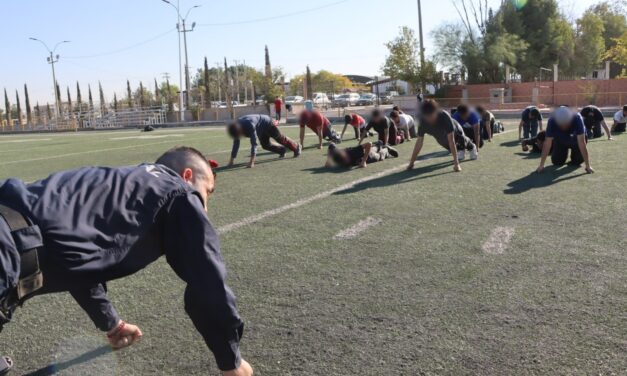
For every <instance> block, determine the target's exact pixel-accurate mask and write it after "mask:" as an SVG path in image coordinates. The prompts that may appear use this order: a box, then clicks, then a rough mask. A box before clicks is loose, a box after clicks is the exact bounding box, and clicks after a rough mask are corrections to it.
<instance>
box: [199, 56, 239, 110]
mask: <svg viewBox="0 0 627 376" xmlns="http://www.w3.org/2000/svg"><path fill="white" fill-rule="evenodd" d="M244 69H246V67H244ZM204 74H205V76H204V78H203V81H204V84H205V108H211V89H210V86H209V63H208V62H207V57H206V56H205V71H204Z"/></svg>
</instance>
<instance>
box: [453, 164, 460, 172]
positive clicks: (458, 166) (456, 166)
mask: <svg viewBox="0 0 627 376" xmlns="http://www.w3.org/2000/svg"><path fill="white" fill-rule="evenodd" d="M453 171H455V172H462V166H460V165H458V164H456V165H455V166H454V167H453Z"/></svg>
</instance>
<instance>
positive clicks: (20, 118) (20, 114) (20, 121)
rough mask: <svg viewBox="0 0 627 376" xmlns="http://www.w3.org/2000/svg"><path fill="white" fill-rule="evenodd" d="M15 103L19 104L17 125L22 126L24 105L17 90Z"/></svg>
mask: <svg viewBox="0 0 627 376" xmlns="http://www.w3.org/2000/svg"><path fill="white" fill-rule="evenodd" d="M15 102H16V104H17V125H19V126H20V127H21V126H22V104H21V103H20V93H18V91H17V90H15Z"/></svg>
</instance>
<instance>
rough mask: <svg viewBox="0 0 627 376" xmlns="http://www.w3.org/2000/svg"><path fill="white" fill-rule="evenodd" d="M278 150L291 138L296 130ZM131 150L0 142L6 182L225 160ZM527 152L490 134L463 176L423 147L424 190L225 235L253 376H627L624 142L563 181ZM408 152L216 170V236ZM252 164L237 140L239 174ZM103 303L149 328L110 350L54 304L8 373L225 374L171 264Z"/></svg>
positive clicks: (81, 143)
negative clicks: (346, 166) (373, 159)
mask: <svg viewBox="0 0 627 376" xmlns="http://www.w3.org/2000/svg"><path fill="white" fill-rule="evenodd" d="M508 126H509V127H510V128H512V124H508ZM286 132H287V134H288V135H290V136H292V137H295V136H296V134H297V129H294V128H289V129H287V130H286ZM139 135H140V134H139V133H137V132H134V131H133V132H107V133H89V134H60V135H48V134H45V135H28V136H22V135H17V136H10V137H0V160H1V161H2V163H1V165H0V179H3V178H6V177H9V176H17V177H20V178H23V179H25V180H26V181H32V180H35V179H38V178H41V177H44V176H46V175H47V174H48V173H50V172H52V171H56V170H61V169H66V168H73V167H77V166H83V165H129V164H136V163H140V162H143V161H152V160H154V159H155V158H156V157H157V156H158V155H159V154H160V153H161V152H162V151H164V150H165V149H167V148H168V147H169V146H173V145H176V144H187V145H191V146H195V147H198V148H200V149H201V150H203V151H204V152H205V153H207V154H208V155H209V156H211V157H213V158H215V159H217V160H218V161H219V162H221V163H224V162H226V160H227V159H228V152H227V150H228V149H229V148H230V143H229V141H228V140H227V139H226V137H224V134H223V132H222V131H215V130H208V129H173V130H160V131H157V132H155V133H153V134H151V135H150V138H148V139H121V138H127V137H136V136H139ZM163 136H169V137H166V138H156V137H163ZM515 137H516V136H515V133H508V134H505V135H502V136H498V137H497V138H496V140H495V142H494V143H492V144H489V145H487V146H486V148H485V149H484V150H483V151H482V153H481V159H480V160H479V161H477V162H465V163H463V165H462V166H463V169H464V171H463V173H461V174H455V173H453V172H452V165H451V163H450V157H448V156H442V154H441V153H440V154H431V153H435V152H439V151H440V149H439V148H438V146H437V145H436V144H435V142H434V141H433V140H428V141H427V142H426V150H425V154H431V155H432V157H433V158H431V159H427V160H423V161H420V162H418V163H417V164H416V170H414V171H412V172H405V171H401V170H399V172H396V173H392V174H388V175H384V176H381V177H378V178H376V179H373V180H371V181H368V182H365V183H361V184H357V185H356V186H354V187H352V188H350V189H347V190H345V191H342V192H338V193H336V194H333V195H331V196H330V197H326V198H322V199H319V200H316V201H313V202H311V203H308V204H307V205H304V206H301V207H299V208H296V209H293V210H288V211H285V212H283V213H281V214H279V215H276V216H272V217H269V218H265V219H263V220H262V221H259V222H257V223H254V224H252V225H248V226H245V227H243V228H240V229H237V230H234V231H231V232H228V233H226V234H224V235H223V236H222V246H223V253H224V258H225V260H226V262H227V265H228V268H229V271H230V276H229V283H230V285H231V286H232V288H233V290H234V291H235V293H236V294H237V295H238V298H239V307H240V311H241V314H242V316H243V318H244V320H245V321H246V331H245V338H244V341H243V343H242V352H243V355H244V357H245V358H246V359H247V360H249V361H250V362H251V364H252V365H253V367H255V369H256V371H257V374H259V375H384V374H390V375H418V374H434V375H435V374H438V375H439V374H455V375H458V374H469V375H474V374H483V375H501V374H511V375H521V374H564V375H573V374H582V375H587V374H604V375H605V374H608V375H609V374H617V375H618V374H625V372H627V360H626V359H627V358H626V357H625V353H626V351H627V313H626V312H627V256H626V255H625V249H626V248H627V237H626V233H627V232H626V231H625V223H626V222H627V214H625V213H627V200H626V199H625V183H626V182H627V170H626V169H625V167H624V165H623V161H624V160H625V159H626V157H627V152H626V151H625V150H626V149H627V136H619V137H617V140H616V141H614V142H607V141H605V140H599V141H596V140H595V141H593V142H591V144H590V151H591V156H592V162H593V166H594V167H595V169H596V170H597V173H596V174H594V175H591V176H589V175H584V174H582V172H583V171H582V170H581V169H578V170H574V169H568V168H566V169H561V170H559V171H555V170H554V169H553V168H548V169H547V172H546V173H545V174H543V175H539V176H538V175H535V174H531V172H532V171H533V170H534V169H535V168H536V167H537V163H538V160H537V159H534V158H529V157H527V156H523V155H519V153H520V149H519V147H517V146H516V145H517V143H516V142H515V141H516V140H515ZM33 140H40V141H33ZM16 141H19V142H16ZM25 141H30V142H25ZM314 143H315V138H312V137H307V144H308V145H307V146H312V145H313V144H314ZM353 143H354V141H350V142H348V144H353ZM399 149H400V151H401V153H402V158H401V159H400V160H388V161H385V162H383V163H378V164H373V165H371V166H369V167H368V168H367V169H363V170H352V171H349V172H343V173H337V172H329V171H326V170H324V169H321V168H320V167H321V165H322V164H323V163H324V157H323V152H322V151H319V150H316V149H314V148H307V149H306V150H305V154H304V156H303V158H301V159H298V160H292V159H287V160H284V161H278V160H276V159H275V158H274V157H273V156H270V155H267V154H263V155H261V156H260V157H259V164H258V166H257V168H255V169H253V170H248V169H245V168H243V165H241V166H239V167H236V168H233V169H221V170H220V172H219V175H218V190H217V192H216V195H215V196H214V198H213V200H212V202H211V204H210V208H209V215H210V218H211V219H212V221H213V222H214V224H215V225H216V226H217V227H222V226H225V225H228V224H231V223H234V222H237V221H240V220H242V219H244V218H247V217H249V216H251V215H255V214H259V213H262V212H264V211H266V210H271V209H274V208H277V207H280V206H283V205H286V204H290V203H293V202H296V201H298V200H300V199H303V198H307V197H311V196H313V195H315V194H318V193H321V192H325V191H328V190H331V189H334V188H337V187H340V186H342V185H344V184H347V183H350V182H352V181H355V180H358V179H361V178H364V177H368V176H371V175H374V174H377V173H379V172H381V171H386V170H388V169H391V168H394V167H397V166H401V165H403V164H405V163H406V162H407V158H408V155H409V153H410V150H411V146H409V145H403V146H401V147H400V148H399ZM247 152H248V145H247V144H246V142H244V143H243V146H242V153H241V155H242V156H243V157H244V158H240V162H242V163H244V162H245V161H246V159H247V158H246V157H245V156H246V154H247ZM66 154H71V155H67V156H64V155H66ZM366 217H373V218H376V219H380V220H382V223H381V224H379V225H377V226H374V227H372V228H370V229H369V230H368V231H366V232H363V233H361V234H360V235H359V236H358V237H357V238H355V239H353V240H334V239H333V237H334V235H335V234H337V233H338V232H339V231H341V230H343V229H346V228H348V227H351V226H353V225H355V224H356V223H358V222H359V221H360V220H362V219H365V218H366ZM499 226H500V227H509V228H513V229H514V230H515V234H514V236H513V238H512V241H511V243H510V245H509V247H508V248H507V249H506V251H505V253H504V254H501V255H491V254H486V253H485V252H484V251H483V250H482V248H481V246H482V244H483V243H484V242H485V241H486V240H487V239H488V237H489V235H490V233H491V232H492V230H494V229H495V228H496V227H499ZM109 290H110V296H111V298H112V300H113V301H114V303H115V305H116V307H117V308H118V310H119V311H120V313H121V314H122V316H123V318H125V319H126V320H128V321H130V322H133V323H137V324H139V325H140V326H141V327H142V329H143V330H144V334H145V337H144V340H143V341H142V342H141V343H140V344H139V345H137V346H136V347H133V348H131V349H128V350H124V351H121V352H117V353H115V354H111V353H109V352H108V351H106V348H102V346H104V345H105V341H104V339H103V338H102V336H101V335H100V334H99V333H98V332H97V331H96V330H95V329H94V328H93V326H92V324H91V323H90V322H89V320H88V319H87V317H86V316H85V314H84V313H82V312H81V311H80V309H79V308H78V307H77V306H76V304H75V303H73V302H72V300H71V298H70V297H69V296H68V295H65V294H60V295H54V296H46V297H39V298H36V299H34V300H32V301H30V302H28V304H27V305H26V307H25V308H24V309H22V310H20V311H18V314H17V316H16V319H15V322H13V323H12V324H11V325H9V326H7V328H6V329H5V331H4V332H3V333H2V334H1V338H2V340H1V343H2V345H0V352H4V353H7V354H9V355H12V356H13V357H14V358H15V360H16V361H17V362H18V374H20V373H27V372H32V371H37V370H40V372H39V373H38V374H40V375H41V374H52V373H54V369H52V368H50V369H43V367H46V366H47V365H48V364H52V363H57V364H58V366H57V368H56V369H57V370H59V371H60V372H61V373H62V374H104V375H113V374H120V375H127V374H129V375H130V374H133V375H153V374H165V375H173V374H197V375H201V374H207V372H209V373H210V374H217V371H216V368H215V364H214V361H213V360H212V357H211V355H210V354H209V352H208V350H207V349H206V348H205V346H204V344H203V343H202V340H201V339H200V336H199V335H198V334H196V332H195V331H194V329H193V327H192V325H191V323H190V321H189V320H188V319H187V317H186V316H185V313H184V311H183V308H182V290H183V285H182V284H181V283H180V282H179V281H178V279H177V278H176V276H175V275H174V274H173V273H172V272H171V271H170V270H169V268H168V266H167V264H166V263H165V262H163V261H160V262H157V263H156V264H154V265H152V266H150V267H149V268H147V269H146V270H145V271H143V272H142V273H139V274H138V275H135V276H132V277H130V278H127V279H124V280H120V281H115V282H113V283H110V284H109Z"/></svg>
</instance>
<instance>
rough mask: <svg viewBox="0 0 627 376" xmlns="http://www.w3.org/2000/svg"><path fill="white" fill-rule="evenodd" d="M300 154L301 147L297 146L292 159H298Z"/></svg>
mask: <svg viewBox="0 0 627 376" xmlns="http://www.w3.org/2000/svg"><path fill="white" fill-rule="evenodd" d="M302 152H303V145H301V144H298V147H297V148H296V150H294V158H298V157H300V155H301V153H302Z"/></svg>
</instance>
